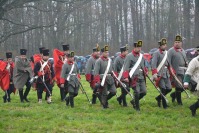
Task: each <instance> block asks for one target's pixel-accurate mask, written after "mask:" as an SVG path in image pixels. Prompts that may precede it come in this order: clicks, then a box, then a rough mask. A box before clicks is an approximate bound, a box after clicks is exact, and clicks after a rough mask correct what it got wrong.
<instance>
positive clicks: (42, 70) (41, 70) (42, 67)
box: [39, 60, 48, 81]
mask: <svg viewBox="0 0 199 133" xmlns="http://www.w3.org/2000/svg"><path fill="white" fill-rule="evenodd" d="M40 64H41V68H40V70H39V71H40V72H42V73H44V68H45V66H46V65H47V64H48V60H47V61H45V62H44V64H42V62H41V61H40ZM42 79H43V81H45V79H44V75H43V78H42Z"/></svg>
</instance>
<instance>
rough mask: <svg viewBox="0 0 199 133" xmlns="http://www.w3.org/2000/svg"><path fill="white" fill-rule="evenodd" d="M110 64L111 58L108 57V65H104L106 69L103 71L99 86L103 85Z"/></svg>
mask: <svg viewBox="0 0 199 133" xmlns="http://www.w3.org/2000/svg"><path fill="white" fill-rule="evenodd" d="M110 65H111V59H110V58H108V65H107V67H106V71H105V73H104V76H103V78H102V82H101V86H104V82H105V79H106V75H107V73H108V71H109V68H110Z"/></svg>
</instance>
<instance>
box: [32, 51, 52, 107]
mask: <svg viewBox="0 0 199 133" xmlns="http://www.w3.org/2000/svg"><path fill="white" fill-rule="evenodd" d="M42 53H43V56H42V60H40V61H39V62H37V63H36V64H35V67H34V74H35V76H38V78H37V81H36V88H37V98H38V102H39V103H42V93H43V91H44V90H46V97H47V103H51V94H52V88H53V78H54V70H53V65H52V64H51V62H50V61H49V60H48V59H49V49H43V52H42Z"/></svg>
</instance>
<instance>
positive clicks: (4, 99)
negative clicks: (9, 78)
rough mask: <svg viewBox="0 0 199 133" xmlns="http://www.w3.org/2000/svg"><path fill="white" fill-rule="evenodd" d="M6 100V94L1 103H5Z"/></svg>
mask: <svg viewBox="0 0 199 133" xmlns="http://www.w3.org/2000/svg"><path fill="white" fill-rule="evenodd" d="M6 100H7V96H6V94H5V95H4V96H3V102H4V103H6Z"/></svg>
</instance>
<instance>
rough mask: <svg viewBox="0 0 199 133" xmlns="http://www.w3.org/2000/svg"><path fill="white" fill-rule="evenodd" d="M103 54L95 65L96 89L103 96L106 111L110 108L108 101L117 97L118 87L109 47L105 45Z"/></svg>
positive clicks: (102, 101) (102, 50) (102, 102)
mask: <svg viewBox="0 0 199 133" xmlns="http://www.w3.org/2000/svg"><path fill="white" fill-rule="evenodd" d="M101 52H102V55H101V57H100V58H99V59H98V60H97V61H96V63H95V67H94V80H95V87H96V88H98V89H99V92H100V95H101V104H102V105H103V108H104V109H106V108H108V100H109V99H111V98H112V97H113V96H115V95H116V87H115V80H114V78H113V77H112V71H113V65H112V61H111V59H110V58H109V53H108V52H109V51H108V46H107V45H105V46H104V48H102V49H101ZM108 91H109V94H108Z"/></svg>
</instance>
